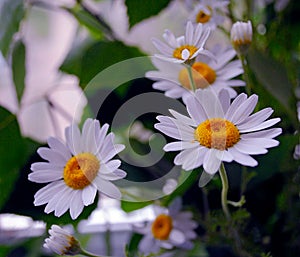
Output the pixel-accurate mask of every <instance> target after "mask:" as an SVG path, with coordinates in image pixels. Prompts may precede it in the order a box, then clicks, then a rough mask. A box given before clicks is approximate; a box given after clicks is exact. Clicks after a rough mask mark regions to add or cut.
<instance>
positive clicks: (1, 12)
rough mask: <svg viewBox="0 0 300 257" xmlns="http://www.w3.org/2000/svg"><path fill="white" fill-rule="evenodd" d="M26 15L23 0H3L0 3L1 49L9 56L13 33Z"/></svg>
mask: <svg viewBox="0 0 300 257" xmlns="http://www.w3.org/2000/svg"><path fill="white" fill-rule="evenodd" d="M23 17H24V1H23V0H3V1H1V3H0V24H1V29H0V51H1V52H2V54H3V55H4V56H7V53H8V51H9V46H10V43H11V41H12V38H13V35H14V34H15V33H16V32H17V31H18V30H19V26H20V22H21V20H22V19H23Z"/></svg>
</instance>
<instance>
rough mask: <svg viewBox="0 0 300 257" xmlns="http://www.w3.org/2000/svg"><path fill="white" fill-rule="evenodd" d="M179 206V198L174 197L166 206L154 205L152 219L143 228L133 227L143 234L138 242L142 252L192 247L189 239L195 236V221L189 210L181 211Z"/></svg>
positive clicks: (180, 204)
mask: <svg viewBox="0 0 300 257" xmlns="http://www.w3.org/2000/svg"><path fill="white" fill-rule="evenodd" d="M181 206H182V203H181V199H180V198H177V199H175V200H174V201H173V202H172V203H171V205H170V206H169V207H168V208H162V207H159V206H155V209H154V210H155V215H156V218H155V219H154V221H152V222H148V223H147V225H146V226H145V227H143V228H140V227H135V229H136V232H138V233H140V234H143V235H144V237H143V238H142V240H141V241H140V243H139V250H140V251H141V252H142V253H145V254H149V253H157V252H158V251H159V250H160V248H165V249H172V248H173V247H178V248H184V249H190V248H192V247H193V243H192V241H191V240H193V239H195V238H196V233H195V232H194V229H195V228H196V227H197V223H196V222H195V221H193V220H192V216H193V214H192V213H191V212H188V211H181Z"/></svg>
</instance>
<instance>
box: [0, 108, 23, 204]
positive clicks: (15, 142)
mask: <svg viewBox="0 0 300 257" xmlns="http://www.w3.org/2000/svg"><path fill="white" fill-rule="evenodd" d="M24 151H25V145H24V141H23V138H22V136H21V134H20V130H19V126H18V122H17V120H16V117H15V116H14V115H13V114H11V113H10V112H8V111H7V110H5V109H4V108H2V107H0V156H1V158H0V167H1V168H0V209H1V208H2V206H3V205H4V204H5V202H6V201H7V199H8V197H9V195H10V193H11V192H12V190H13V189H14V185H15V182H16V180H17V178H18V176H19V172H20V167H21V166H22V165H23V163H24Z"/></svg>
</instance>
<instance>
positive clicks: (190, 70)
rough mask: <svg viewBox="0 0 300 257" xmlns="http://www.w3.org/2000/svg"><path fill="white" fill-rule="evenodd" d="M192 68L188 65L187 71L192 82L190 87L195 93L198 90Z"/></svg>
mask: <svg viewBox="0 0 300 257" xmlns="http://www.w3.org/2000/svg"><path fill="white" fill-rule="evenodd" d="M192 69H193V68H192V66H191V65H187V70H188V74H189V81H190V85H191V88H192V90H193V91H194V92H195V90H196V85H195V81H194V78H193V71H192Z"/></svg>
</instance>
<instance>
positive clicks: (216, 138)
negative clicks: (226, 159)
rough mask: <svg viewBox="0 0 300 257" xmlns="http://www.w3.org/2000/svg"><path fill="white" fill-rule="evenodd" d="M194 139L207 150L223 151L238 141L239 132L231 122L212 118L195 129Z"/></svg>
mask: <svg viewBox="0 0 300 257" xmlns="http://www.w3.org/2000/svg"><path fill="white" fill-rule="evenodd" d="M195 139H196V140H197V141H198V142H199V143H200V144H201V145H203V146H205V147H207V148H215V149H218V150H225V149H227V148H230V147H232V146H233V145H235V144H236V143H237V142H238V141H239V140H240V132H239V130H238V129H237V127H236V126H235V125H234V124H233V123H232V122H230V121H228V120H226V119H221V118H213V119H208V120H206V121H204V122H202V123H201V124H200V125H199V126H198V127H197V128H196V130H195Z"/></svg>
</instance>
